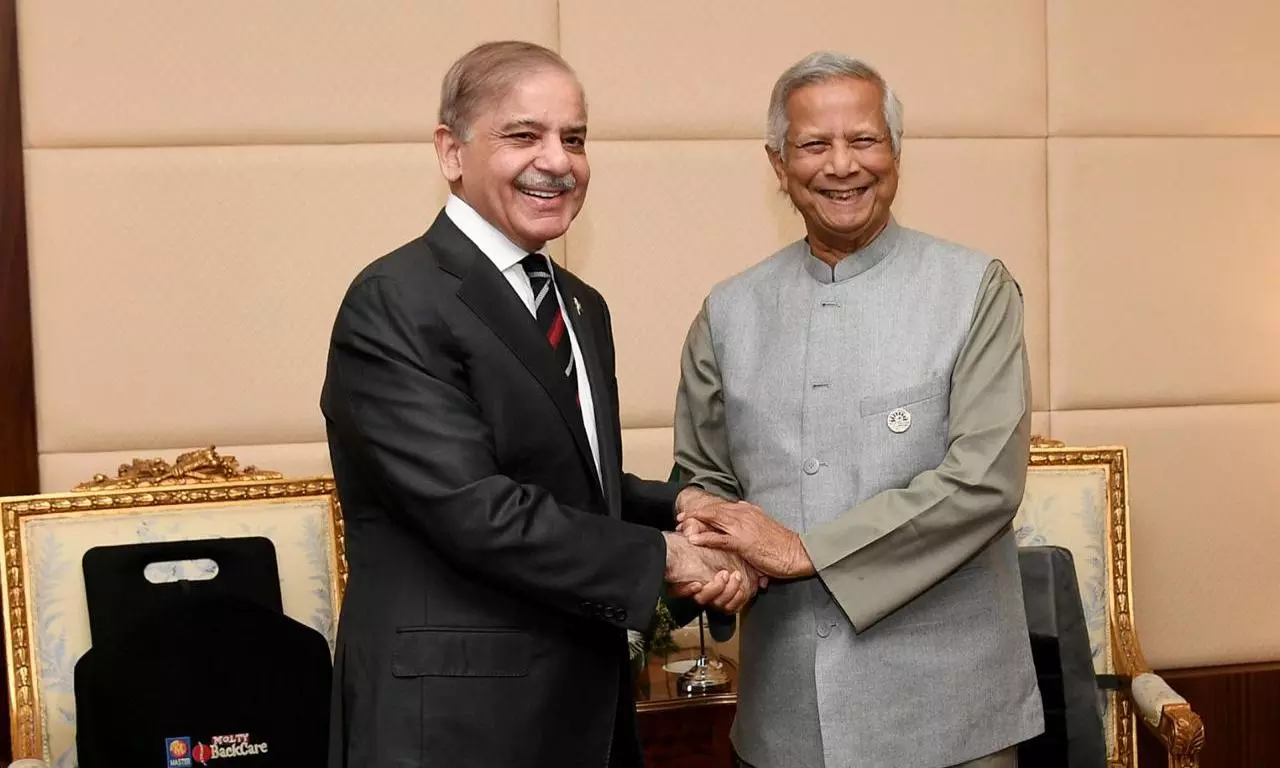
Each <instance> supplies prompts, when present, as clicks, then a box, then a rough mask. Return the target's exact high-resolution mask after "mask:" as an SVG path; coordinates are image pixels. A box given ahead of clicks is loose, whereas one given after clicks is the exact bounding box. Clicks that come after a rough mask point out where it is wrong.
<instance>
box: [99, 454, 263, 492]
mask: <svg viewBox="0 0 1280 768" xmlns="http://www.w3.org/2000/svg"><path fill="white" fill-rule="evenodd" d="M283 477H284V476H283V475H281V474H280V473H279V472H276V471H274V470H270V469H258V468H257V467H253V466H250V467H245V468H244V469H241V468H240V462H239V461H236V457H235V456H223V455H222V454H220V453H218V450H217V448H216V447H214V446H212V445H211V446H209V447H208V448H199V449H197V450H194V451H187V452H186V453H182V454H179V455H178V458H176V459H174V460H173V463H172V464H170V463H169V462H167V461H165V460H164V459H134V460H133V461H132V462H130V463H128V464H121V465H120V467H119V468H118V469H117V470H116V476H115V477H108V476H107V475H105V474H96V475H94V476H93V479H92V480H88V481H86V482H83V483H80V484H79V485H77V486H76V487H75V488H74V490H75V491H110V490H119V489H124V488H152V487H155V486H161V485H187V484H192V483H228V482H235V481H241V480H280V479H281V478H283Z"/></svg>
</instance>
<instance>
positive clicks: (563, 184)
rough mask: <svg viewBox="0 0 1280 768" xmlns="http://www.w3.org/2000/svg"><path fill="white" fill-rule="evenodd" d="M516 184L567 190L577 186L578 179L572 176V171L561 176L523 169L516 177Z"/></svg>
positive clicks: (518, 185)
mask: <svg viewBox="0 0 1280 768" xmlns="http://www.w3.org/2000/svg"><path fill="white" fill-rule="evenodd" d="M516 186H517V187H534V188H537V189H559V190H565V191H568V190H571V189H573V188H574V187H576V186H578V180H577V179H576V178H574V176H573V174H572V173H566V174H565V175H563V176H552V175H550V174H547V173H540V172H538V171H525V172H524V173H522V174H520V175H519V176H517V177H516Z"/></svg>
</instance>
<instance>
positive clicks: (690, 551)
mask: <svg viewBox="0 0 1280 768" xmlns="http://www.w3.org/2000/svg"><path fill="white" fill-rule="evenodd" d="M676 520H677V522H678V524H677V527H676V532H675V533H664V534H663V536H664V537H666V541H667V570H666V580H667V583H668V584H669V585H671V586H670V592H671V594H673V595H675V596H677V597H692V598H693V599H694V601H696V602H697V603H698V604H699V605H704V606H711V607H712V608H715V609H716V610H719V611H723V612H725V613H737V612H738V611H740V610H741V609H742V607H743V606H744V605H746V604H747V602H748V601H749V600H750V599H751V598H752V597H755V595H756V592H757V591H758V590H760V589H763V588H764V587H766V586H767V585H768V583H769V579H797V578H803V577H806V576H812V575H814V568H813V563H812V561H811V560H810V559H809V554H808V552H806V551H805V548H804V544H803V543H802V542H801V541H800V536H799V534H797V533H795V532H794V531H791V530H789V529H788V528H786V527H784V526H782V525H780V524H779V523H778V522H777V521H775V520H773V519H772V518H770V517H769V516H768V515H767V514H765V512H764V510H762V509H760V508H759V507H757V506H755V505H754V504H749V503H747V502H745V501H726V500H724V499H721V498H720V497H718V496H714V495H712V494H710V493H707V492H706V491H704V490H702V489H700V488H697V487H695V486H690V487H688V488H685V489H684V490H682V491H681V492H680V495H679V496H678V497H677V498H676Z"/></svg>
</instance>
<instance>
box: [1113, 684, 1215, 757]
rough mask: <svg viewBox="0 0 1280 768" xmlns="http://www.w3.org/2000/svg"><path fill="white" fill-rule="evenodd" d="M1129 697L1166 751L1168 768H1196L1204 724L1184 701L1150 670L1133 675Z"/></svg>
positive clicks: (1202, 742)
mask: <svg viewBox="0 0 1280 768" xmlns="http://www.w3.org/2000/svg"><path fill="white" fill-rule="evenodd" d="M1129 695H1130V697H1131V698H1132V699H1133V703H1134V706H1136V707H1137V709H1138V717H1139V719H1140V720H1142V722H1143V723H1144V724H1146V726H1147V728H1149V729H1150V730H1151V732H1152V733H1153V734H1155V737H1156V738H1157V739H1159V740H1160V743H1161V744H1163V745H1164V747H1165V749H1166V750H1167V752H1168V755H1169V768H1199V765H1200V748H1201V747H1203V746H1204V723H1203V722H1201V720H1200V716H1199V715H1197V714H1196V713H1195V712H1192V711H1191V705H1190V704H1188V703H1187V700H1186V699H1184V698H1183V697H1181V696H1179V695H1178V694H1177V692H1176V691H1174V690H1173V689H1172V688H1170V687H1169V684H1168V683H1166V682H1165V681H1164V680H1163V679H1162V678H1161V677H1160V676H1159V675H1157V674H1154V673H1153V672H1150V671H1144V672H1142V673H1140V674H1136V675H1134V676H1133V681H1132V683H1130V687H1129Z"/></svg>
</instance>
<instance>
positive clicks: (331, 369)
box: [323, 277, 666, 630]
mask: <svg viewBox="0 0 1280 768" xmlns="http://www.w3.org/2000/svg"><path fill="white" fill-rule="evenodd" d="M411 314H412V317H411ZM422 314H427V315H434V314H435V313H434V310H431V311H428V312H426V313H423V312H419V311H416V309H415V312H413V313H410V312H408V311H407V309H406V305H405V303H404V300H403V298H402V297H401V295H400V294H399V292H398V290H397V286H396V285H395V284H394V282H392V281H391V280H390V279H388V278H381V277H373V278H368V279H365V280H364V281H362V282H361V283H358V284H357V285H355V286H353V287H352V289H351V290H350V291H349V292H348V294H347V297H346V298H345V299H344V301H343V305H342V308H341V309H340V311H339V314H338V319H337V321H336V323H335V326H334V332H333V338H332V342H331V345H330V353H329V365H328V381H329V383H330V384H331V385H332V386H326V392H325V398H324V401H323V402H324V406H325V412H326V415H327V416H328V418H329V419H330V420H331V421H332V422H333V424H334V426H335V428H336V429H337V430H339V434H340V435H341V439H343V440H344V442H345V443H346V444H348V445H350V446H351V447H352V449H353V454H354V456H355V458H356V460H357V461H358V462H359V463H360V466H361V467H362V470H363V471H365V472H367V473H369V474H370V475H371V476H372V477H373V478H376V480H377V481H379V482H377V486H378V487H380V488H383V489H385V492H386V494H387V498H386V500H385V504H386V506H387V507H388V508H389V509H390V510H391V513H392V514H395V515H398V516H399V517H400V518H401V519H402V521H403V522H404V523H405V524H406V525H407V527H408V528H409V529H410V530H412V531H413V533H415V534H416V535H418V536H420V537H422V539H424V540H425V541H426V543H427V544H428V545H429V546H430V547H431V548H432V549H433V550H434V551H435V552H437V553H438V554H439V555H440V556H441V557H443V558H445V559H447V560H448V561H449V562H450V563H451V564H452V565H453V566H454V567H455V568H457V569H458V570H459V571H462V572H466V573H469V574H471V575H473V576H475V577H477V578H480V579H482V580H485V581H488V582H490V583H492V584H493V585H495V586H496V587H498V588H501V589H509V590H512V591H517V592H521V593H523V594H525V595H526V596H528V597H530V598H533V599H535V600H538V601H540V602H542V603H544V604H546V605H548V606H551V607H554V608H558V609H560V610H562V611H566V612H569V613H573V614H578V615H584V616H588V617H591V618H595V619H604V620H606V621H608V622H609V623H612V624H615V625H617V626H625V627H628V628H631V629H637V630H642V629H644V628H646V627H647V626H648V624H649V621H650V618H651V616H652V612H653V610H654V607H655V605H656V603H657V600H658V597H659V595H660V594H661V591H662V584H663V573H664V569H665V563H666V546H665V542H664V541H663V539H662V536H661V534H660V533H659V532H657V531H655V530H652V529H648V528H643V527H640V526H636V525H631V524H629V523H626V522H623V521H619V520H616V519H612V518H610V517H608V516H606V515H597V514H591V513H588V512H583V511H581V510H577V509H573V508H571V507H568V506H565V505H562V504H559V503H557V502H556V500H555V499H554V498H553V497H552V496H551V494H550V493H548V492H547V491H546V490H545V489H543V488H540V487H537V486H533V485H523V484H519V483H517V482H515V481H514V480H512V479H511V478H510V477H507V476H504V475H503V474H502V473H501V472H500V471H499V467H498V465H497V460H496V457H495V454H494V451H493V447H492V446H493V436H492V433H491V430H490V428H489V426H488V422H487V421H486V419H485V418H484V417H483V415H482V414H481V413H480V411H479V409H478V406H477V404H476V402H475V401H474V400H473V399H472V398H471V396H470V395H469V394H468V392H467V387H466V386H465V383H466V375H467V374H466V365H465V356H464V353H463V352H462V351H461V350H460V348H459V347H458V345H457V343H456V341H455V340H454V339H453V337H452V335H451V333H450V331H449V329H448V328H447V327H446V326H445V324H444V322H443V321H442V320H440V319H439V318H438V317H433V316H429V317H427V318H424V317H421V316H419V315H422Z"/></svg>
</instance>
